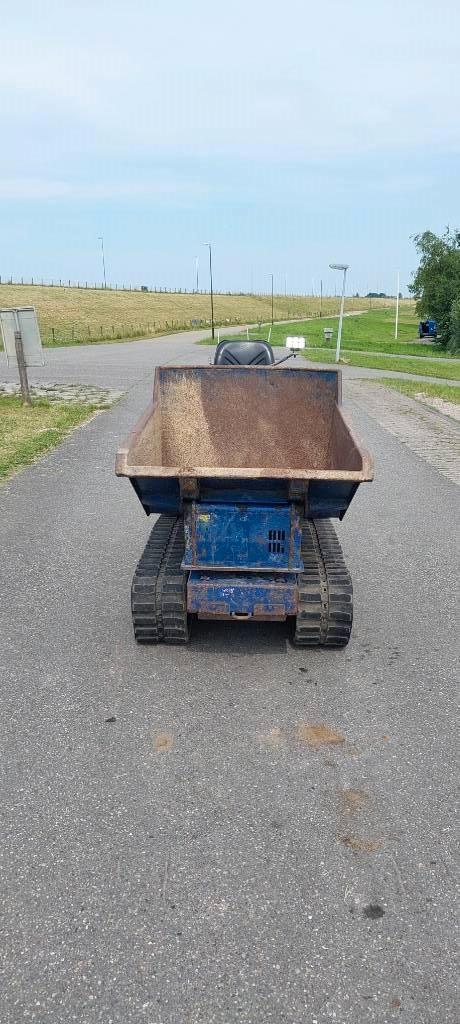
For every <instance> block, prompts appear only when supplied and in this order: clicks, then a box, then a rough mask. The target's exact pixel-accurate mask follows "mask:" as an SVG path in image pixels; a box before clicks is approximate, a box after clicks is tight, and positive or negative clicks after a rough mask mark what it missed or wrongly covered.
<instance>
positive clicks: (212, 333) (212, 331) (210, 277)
mask: <svg viewBox="0 0 460 1024" xmlns="http://www.w3.org/2000/svg"><path fill="white" fill-rule="evenodd" d="M203 245H207V247H208V249H209V281H210V285H211V338H213V339H214V295H213V290H212V245H211V242H203Z"/></svg>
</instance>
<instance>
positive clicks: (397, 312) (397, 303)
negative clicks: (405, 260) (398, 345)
mask: <svg viewBox="0 0 460 1024" xmlns="http://www.w3.org/2000/svg"><path fill="white" fill-rule="evenodd" d="M398 320H399V270H398V283H397V285H396V320H395V341H396V340H397V337H398Z"/></svg>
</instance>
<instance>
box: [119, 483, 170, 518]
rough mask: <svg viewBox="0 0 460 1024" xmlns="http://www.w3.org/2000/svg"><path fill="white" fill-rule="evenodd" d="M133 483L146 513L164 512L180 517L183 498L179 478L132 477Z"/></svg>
mask: <svg viewBox="0 0 460 1024" xmlns="http://www.w3.org/2000/svg"><path fill="white" fill-rule="evenodd" d="M130 479H131V483H132V485H133V487H134V490H135V492H136V494H137V496H138V498H139V501H140V502H141V504H142V506H143V508H144V510H145V512H146V513H147V515H148V516H149V515H150V513H151V512H162V513H163V514H164V515H169V516H178V515H179V513H180V510H181V496H180V488H179V481H178V479H177V477H171V476H169V477H167V476H166V477H149V476H134V477H131V478H130Z"/></svg>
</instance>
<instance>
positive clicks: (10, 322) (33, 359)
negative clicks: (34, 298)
mask: <svg viewBox="0 0 460 1024" xmlns="http://www.w3.org/2000/svg"><path fill="white" fill-rule="evenodd" d="M0 327H1V331H2V339H3V348H4V349H5V352H6V358H7V362H8V366H17V365H18V363H17V358H16V344H15V337H14V334H15V331H20V332H21V338H22V349H23V352H24V362H25V365H26V366H44V364H45V360H44V358H43V349H42V342H41V338H40V330H39V327H38V320H37V314H36V312H35V308H34V306H22V307H20V308H18V309H0Z"/></svg>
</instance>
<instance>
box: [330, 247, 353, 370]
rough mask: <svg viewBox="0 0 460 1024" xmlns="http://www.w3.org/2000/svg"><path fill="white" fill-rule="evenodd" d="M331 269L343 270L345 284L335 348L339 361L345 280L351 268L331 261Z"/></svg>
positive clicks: (343, 289) (345, 264)
mask: <svg viewBox="0 0 460 1024" xmlns="http://www.w3.org/2000/svg"><path fill="white" fill-rule="evenodd" d="M329 266H330V268H331V270H343V284H342V301H341V303H340V316H339V331H338V334H337V348H336V350H335V361H336V363H338V361H339V359H340V343H341V341H342V324H343V307H344V305H345V281H346V277H347V270H348V269H349V264H348V263H330V264H329Z"/></svg>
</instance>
